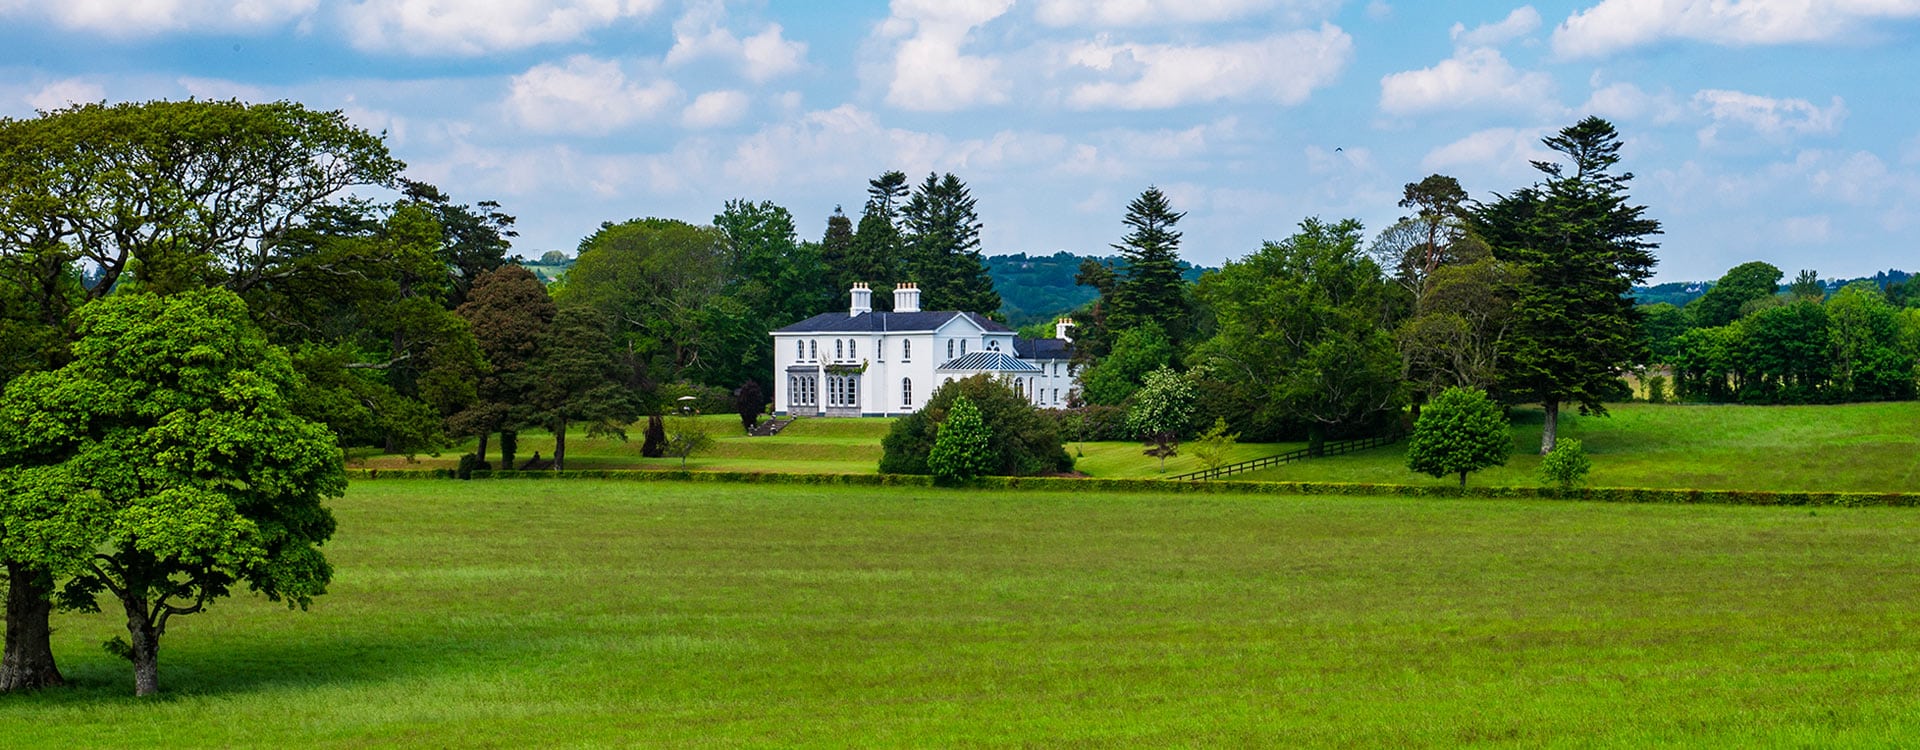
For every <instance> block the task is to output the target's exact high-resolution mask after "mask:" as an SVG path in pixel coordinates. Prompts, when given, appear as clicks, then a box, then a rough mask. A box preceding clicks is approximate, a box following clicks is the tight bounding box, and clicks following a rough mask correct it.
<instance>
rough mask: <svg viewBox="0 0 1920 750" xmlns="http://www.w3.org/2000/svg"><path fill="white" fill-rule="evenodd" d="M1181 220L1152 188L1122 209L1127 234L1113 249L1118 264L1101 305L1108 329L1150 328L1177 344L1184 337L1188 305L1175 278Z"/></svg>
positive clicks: (1183, 282)
mask: <svg viewBox="0 0 1920 750" xmlns="http://www.w3.org/2000/svg"><path fill="white" fill-rule="evenodd" d="M1185 215H1186V214H1184V213H1180V212H1176V211H1174V210H1173V206H1172V205H1171V204H1169V203H1168V202H1167V196H1166V194H1165V193H1162V192H1160V189H1159V188H1157V187H1152V186H1148V187H1147V189H1146V190H1145V191H1143V192H1142V193H1140V196H1139V197H1137V198H1134V199H1133V201H1131V202H1129V203H1128V204H1127V215H1126V218H1124V219H1122V220H1121V223H1123V224H1126V225H1127V226H1128V227H1130V228H1131V231H1129V232H1128V233H1127V236H1126V237H1125V238H1123V239H1122V240H1121V241H1120V243H1119V244H1117V245H1114V246H1113V248H1114V249H1115V250H1118V251H1120V257H1121V258H1122V259H1123V261H1122V265H1121V266H1120V270H1119V278H1118V279H1116V280H1115V283H1114V285H1113V297H1112V299H1111V300H1108V301H1105V307H1106V309H1107V310H1108V314H1109V315H1110V316H1111V319H1110V320H1109V321H1108V322H1107V325H1108V326H1109V327H1111V328H1112V329H1114V330H1121V331H1124V330H1128V329H1132V328H1137V327H1141V326H1148V325H1151V326H1154V327H1156V328H1159V329H1160V330H1161V331H1164V332H1166V334H1167V335H1168V337H1169V338H1171V339H1174V340H1176V341H1177V340H1179V339H1181V338H1184V335H1185V333H1186V331H1187V328H1188V326H1189V323H1190V318H1191V315H1192V301H1191V300H1190V299H1189V297H1188V293H1187V282H1186V280H1185V279H1183V278H1181V274H1180V271H1181V264H1180V233H1179V232H1177V231H1174V226H1175V225H1177V224H1179V223H1180V217H1182V216H1185Z"/></svg>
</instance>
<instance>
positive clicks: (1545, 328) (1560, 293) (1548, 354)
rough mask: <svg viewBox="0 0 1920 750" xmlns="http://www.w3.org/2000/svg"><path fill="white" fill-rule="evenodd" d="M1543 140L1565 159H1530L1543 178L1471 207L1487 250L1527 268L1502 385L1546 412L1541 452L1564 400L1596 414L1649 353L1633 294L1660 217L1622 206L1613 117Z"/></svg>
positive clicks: (1649, 260)
mask: <svg viewBox="0 0 1920 750" xmlns="http://www.w3.org/2000/svg"><path fill="white" fill-rule="evenodd" d="M1543 142H1544V143H1545V144H1546V146H1547V148H1549V149H1552V150H1553V151H1554V152H1556V153H1558V154H1560V155H1561V156H1562V157H1563V158H1564V159H1566V160H1567V161H1568V162H1570V164H1563V163H1559V162H1545V161H1537V162H1534V167H1535V168H1537V169H1539V170H1540V172H1541V173H1543V174H1544V175H1545V178H1544V180H1543V181H1542V182H1540V183H1538V184H1536V185H1534V186H1531V187H1527V188H1523V189H1520V190H1517V191H1514V192H1513V193H1512V194H1511V195H1506V196H1500V197H1498V198H1497V199H1496V200H1495V201H1493V202H1492V203H1489V204H1485V205H1482V206H1480V207H1479V209H1478V210H1477V211H1476V212H1475V214H1474V217H1473V218H1474V225H1475V229H1476V230H1478V232H1479V234H1480V236H1482V237H1484V238H1486V240H1487V242H1488V244H1490V245H1492V247H1493V251H1494V256H1495V257H1496V258H1498V259H1500V260H1504V261H1508V262H1511V263H1514V264H1515V265H1517V266H1518V267H1519V268H1520V269H1521V270H1523V271H1525V272H1526V283H1525V284H1523V285H1521V286H1520V288H1519V291H1518V294H1517V295H1516V296H1515V299H1514V329H1513V334H1514V335H1513V336H1512V337H1511V338H1510V340H1509V343H1508V345H1507V347H1506V362H1505V364H1504V366H1503V367H1502V380H1503V383H1504V386H1505V391H1506V392H1507V393H1509V394H1513V395H1515V396H1518V397H1522V398H1527V399H1529V400H1537V401H1539V402H1540V404H1541V406H1542V407H1543V408H1544V410H1545V412H1546V424H1545V429H1543V430H1542V431H1541V437H1540V452H1541V453H1546V452H1548V451H1550V450H1552V448H1553V443H1554V440H1555V439H1556V437H1557V435H1558V431H1557V428H1558V426H1559V423H1560V406H1561V405H1562V404H1565V403H1574V404H1578V405H1579V406H1580V408H1581V410H1582V411H1583V412H1590V413H1596V414H1605V413H1606V407H1605V406H1604V405H1603V404H1602V403H1601V401H1600V399H1601V397H1602V395H1603V394H1605V393H1607V392H1608V391H1610V390H1611V389H1612V388H1613V384H1614V381H1615V380H1616V378H1617V377H1618V375H1619V373H1620V372H1622V371H1623V370H1624V369H1625V368H1626V367H1628V366H1629V365H1631V364H1633V363H1636V362H1641V361H1644V360H1645V358H1646V345H1645V342H1644V341H1643V340H1642V338H1641V337H1640V335H1639V331H1638V323H1639V319H1638V316H1637V315H1636V313H1635V311H1634V309H1633V298H1632V296H1631V294H1630V292H1631V291H1632V289H1633V285H1634V284H1637V283H1639V282H1641V281H1645V280H1646V279H1647V277H1648V276H1650V275H1651V274H1652V273H1653V266H1654V263H1655V259H1654V256H1653V249H1654V248H1655V247H1656V246H1657V245H1656V244H1655V243H1653V242H1651V241H1649V240H1648V238H1649V237H1651V236H1653V235H1656V234H1659V233H1660V222H1658V221H1655V220H1653V219H1649V218H1646V215H1645V214H1646V207H1645V206H1636V205H1632V204H1630V203H1629V202H1628V199H1627V183H1628V182H1630V181H1631V180H1632V179H1633V174H1632V173H1629V172H1614V171H1613V168H1614V166H1615V165H1617V164H1618V163H1619V161H1620V135H1619V133H1618V132H1617V131H1615V130H1614V128H1613V125H1612V124H1610V123H1608V122H1607V121H1606V120H1602V119H1600V118H1598V117H1589V118H1587V119H1585V120H1581V121H1580V122H1579V123H1576V124H1574V125H1571V126H1568V127H1566V128H1563V129H1562V130H1561V131H1560V132H1558V133H1556V134H1554V135H1552V136H1548V137H1547V138H1545V139H1543ZM1569 166H1571V169H1568V167H1569Z"/></svg>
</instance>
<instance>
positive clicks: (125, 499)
mask: <svg viewBox="0 0 1920 750" xmlns="http://www.w3.org/2000/svg"><path fill="white" fill-rule="evenodd" d="M77 315H78V319H79V335H80V339H79V341H78V342H76V343H75V344H74V347H73V361H72V362H71V363H69V364H68V365H66V366H65V367H62V368H60V369H59V370H57V371H53V372H41V373H35V374H32V375H28V376H25V377H22V378H20V379H18V380H15V381H13V382H12V383H10V384H8V387H7V390H6V395H5V398H4V399H0V465H5V466H7V469H6V474H7V475H8V477H10V478H8V479H4V480H0V484H6V485H10V488H11V489H12V490H14V491H15V492H14V493H10V494H16V495H17V496H16V497H15V498H14V500H15V501H24V502H16V503H14V504H11V505H10V507H9V508H8V509H7V512H8V515H9V516H10V517H9V518H8V519H7V520H8V526H9V527H10V528H9V531H29V530H30V531H32V532H33V533H35V534H43V533H55V534H59V535H60V536H59V538H57V539H40V540H38V541H36V542H35V543H34V544H32V545H28V546H14V545H9V553H10V554H16V555H17V554H21V553H33V554H37V555H42V556H43V559H42V560H41V562H43V563H45V564H46V567H47V568H48V569H49V570H51V571H55V572H65V573H70V574H72V575H73V578H72V579H71V581H70V582H69V583H68V585H67V587H66V590H65V591H64V592H62V596H61V601H62V603H63V604H64V605H65V606H68V607H72V608H75V609H82V610H95V609H97V607H98V605H97V597H98V596H99V595H100V594H101V593H103V592H110V593H111V595H112V597H113V598H114V599H115V600H118V601H119V603H120V604H121V606H122V608H123V609H124V610H125V612H126V618H127V619H126V622H127V631H128V635H130V636H131V637H132V642H131V643H130V644H129V643H126V642H123V641H119V640H118V639H116V640H115V641H114V642H112V643H110V644H109V647H110V648H112V649H113V650H115V651H117V652H118V653H120V654H121V655H123V656H126V657H127V658H129V659H130V660H132V662H133V667H134V691H135V693H136V694H138V695H143V696H144V695H152V694H153V693H154V692H156V691H157V690H159V655H160V636H161V635H162V634H164V633H165V632H166V629H167V625H168V623H169V620H170V619H171V618H172V617H173V616H175V615H186V614H193V613H196V612H200V611H202V610H204V609H206V608H207V607H208V606H210V605H211V604H212V603H213V601H214V600H216V599H219V598H221V597H224V596H227V595H228V594H229V593H230V591H231V589H232V588H233V586H235V585H236V584H241V583H244V584H246V586H247V587H248V588H251V589H253V590H255V591H258V592H260V593H262V594H265V595H266V596H267V598H268V599H270V600H274V601H280V600H285V601H286V602H287V603H288V605H289V606H298V607H302V608H305V607H306V606H307V605H308V604H309V603H310V602H312V600H313V597H315V596H319V595H320V594H323V593H325V592H326V586H327V582H328V580H329V579H330V578H331V577H332V573H333V570H332V568H331V567H330V566H329V565H328V564H327V560H326V558H325V557H324V556H322V555H321V553H320V550H319V545H320V544H321V543H323V542H325V541H326V540H327V539H328V538H329V537H331V536H332V535H333V530H334V520H333V514H332V513H331V512H329V511H328V510H327V508H326V506H325V505H323V504H321V500H322V499H324V498H327V497H337V496H339V495H340V494H341V493H342V492H343V491H345V490H346V478H345V475H344V472H342V471H341V465H340V450H339V448H338V447H336V445H335V442H334V436H333V433H332V432H330V431H328V429H327V428H326V426H325V425H322V424H320V423H317V422H312V421H309V420H306V419H303V418H301V417H299V416H296V415H295V414H294V412H293V404H292V399H291V398H290V394H293V393H298V392H299V390H300V388H301V386H302V383H301V382H300V380H301V379H300V376H299V375H298V374H297V373H296V372H295V371H294V369H293V363H292V360H291V359H290V358H289V357H288V356H287V353H286V352H285V351H284V350H282V349H280V348H279V347H275V346H270V345H268V343H267V340H266V337H265V336H264V335H263V334H261V332H260V330H259V329H258V328H256V327H255V326H254V325H253V324H252V323H251V322H250V321H249V319H248V316H247V308H246V305H245V303H243V302H241V300H240V298H239V297H237V296H235V295H234V294H233V293H231V292H227V291H224V290H203V291H191V292H185V293H182V294H178V295H175V296H172V297H165V298H163V297H158V296H154V295H148V294H123V295H114V296H111V297H108V298H106V299H104V300H102V301H100V302H97V303H95V304H93V305H90V306H88V307H86V308H84V309H83V310H81V311H80V312H79V313H78V314H77ZM74 513H83V514H84V515H83V517H84V520H85V523H84V524H79V525H75V524H72V523H63V521H66V520H71V519H72V518H73V516H72V514H74ZM16 523H21V524H25V525H24V526H15V524H16ZM76 549H78V550H83V551H84V554H83V555H82V556H80V557H79V558H78V559H77V560H76V559H75V558H74V557H73V555H72V553H73V552H74V551H75V550H76Z"/></svg>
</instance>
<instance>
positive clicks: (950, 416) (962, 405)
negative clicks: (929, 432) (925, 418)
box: [927, 395, 993, 480]
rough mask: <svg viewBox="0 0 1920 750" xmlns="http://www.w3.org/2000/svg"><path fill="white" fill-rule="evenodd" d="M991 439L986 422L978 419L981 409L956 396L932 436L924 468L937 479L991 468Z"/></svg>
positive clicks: (972, 474) (974, 474) (966, 475)
mask: <svg viewBox="0 0 1920 750" xmlns="http://www.w3.org/2000/svg"><path fill="white" fill-rule="evenodd" d="M991 439H992V434H991V433H990V432H989V431H988V430H987V425H986V423H985V422H982V421H981V420H980V410H979V409H978V408H976V407H975V406H974V405H973V402H972V401H970V400H968V399H967V397H966V396H965V395H960V396H956V397H954V399H953V405H952V406H951V407H949V408H948V409H947V418H946V421H944V422H941V423H940V428H939V432H938V433H936V435H935V437H934V439H933V450H932V451H931V452H929V453H928V454H927V469H928V470H929V471H932V472H933V477H934V479H939V480H956V479H961V480H964V479H972V478H974V477H977V476H980V475H982V474H985V473H987V472H988V471H990V470H992V468H993V454H992V450H991V448H990V447H989V445H988V441H990V440H991Z"/></svg>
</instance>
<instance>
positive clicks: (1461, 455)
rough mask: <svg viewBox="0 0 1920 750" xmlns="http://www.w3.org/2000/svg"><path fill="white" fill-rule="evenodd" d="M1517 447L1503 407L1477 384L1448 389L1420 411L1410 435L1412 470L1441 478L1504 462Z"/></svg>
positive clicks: (1464, 483)
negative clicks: (1478, 387) (1476, 386)
mask: <svg viewBox="0 0 1920 750" xmlns="http://www.w3.org/2000/svg"><path fill="white" fill-rule="evenodd" d="M1512 451H1513V438H1512V437H1510V436H1508V434H1507V420H1506V418H1505V417H1503V416H1501V414H1500V407H1499V406H1497V405H1495V404H1494V403H1493V401H1492V400H1491V399H1489V398H1487V394H1486V392H1485V391H1482V390H1480V389H1477V388H1460V387H1457V386H1456V387H1453V388H1448V389H1446V390H1444V391H1441V392H1440V395H1438V396H1435V397H1434V398H1433V400H1432V401H1430V402H1428V403H1427V406H1426V408H1424V409H1421V410H1420V419H1419V421H1417V422H1414V424H1413V435H1412V436H1410V437H1408V438H1407V468H1409V469H1412V470H1414V471H1418V472H1422V473H1425V474H1430V475H1433V476H1435V477H1442V476H1446V475H1448V474H1458V475H1459V476H1460V486H1462V487H1465V486H1467V474H1468V473H1469V472H1475V471H1479V470H1481V469H1484V468H1487V467H1489V466H1503V465H1505V464H1506V463H1507V454H1509V453H1511V452H1512Z"/></svg>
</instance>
